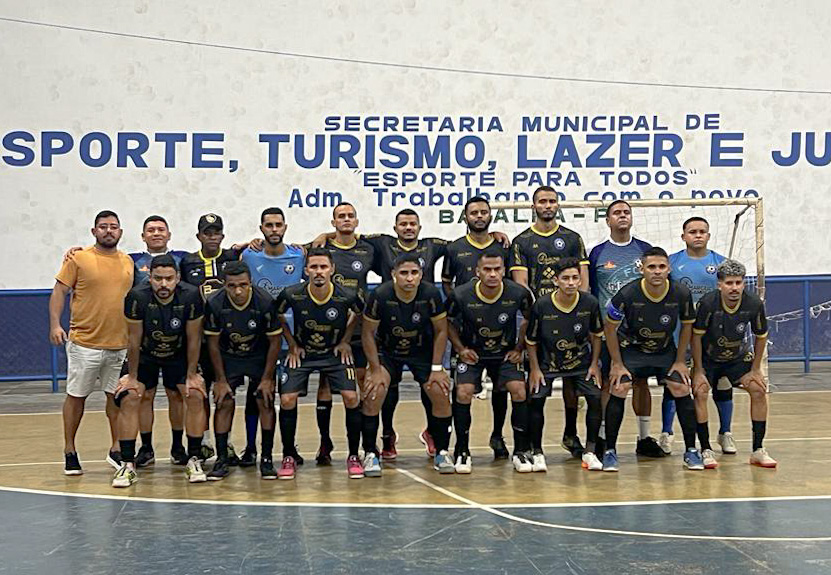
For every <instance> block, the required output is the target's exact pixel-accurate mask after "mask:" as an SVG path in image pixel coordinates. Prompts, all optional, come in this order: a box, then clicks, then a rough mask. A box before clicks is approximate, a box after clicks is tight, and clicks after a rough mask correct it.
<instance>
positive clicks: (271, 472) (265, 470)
mask: <svg viewBox="0 0 831 575" xmlns="http://www.w3.org/2000/svg"><path fill="white" fill-rule="evenodd" d="M260 477H262V478H263V479H266V480H269V479H277V470H276V469H274V462H273V461H272V460H271V458H270V457H263V458H262V459H261V460H260Z"/></svg>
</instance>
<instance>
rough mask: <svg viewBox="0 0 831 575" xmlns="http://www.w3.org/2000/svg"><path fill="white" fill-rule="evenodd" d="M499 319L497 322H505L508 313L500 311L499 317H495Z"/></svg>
mask: <svg viewBox="0 0 831 575" xmlns="http://www.w3.org/2000/svg"><path fill="white" fill-rule="evenodd" d="M496 319H497V320H499V323H507V322H508V314H507V313H500V314H499V317H498V318H496Z"/></svg>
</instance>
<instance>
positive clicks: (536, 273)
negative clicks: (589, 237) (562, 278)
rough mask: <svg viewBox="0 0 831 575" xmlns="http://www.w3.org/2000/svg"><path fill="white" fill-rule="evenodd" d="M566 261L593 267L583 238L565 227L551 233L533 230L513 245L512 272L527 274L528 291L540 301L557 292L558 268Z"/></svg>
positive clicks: (531, 228)
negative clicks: (543, 297) (540, 298)
mask: <svg viewBox="0 0 831 575" xmlns="http://www.w3.org/2000/svg"><path fill="white" fill-rule="evenodd" d="M562 258H577V259H578V260H580V265H583V264H585V265H588V264H589V258H588V256H587V255H586V246H585V245H584V244H583V238H581V237H580V234H578V233H577V232H575V231H572V230H570V229H568V228H567V227H564V226H561V225H557V227H555V228H554V229H553V230H551V231H550V232H541V231H539V230H537V229H536V228H535V227H534V226H531V227H530V228H528V229H527V230H525V231H524V232H522V233H521V234H519V235H518V236H517V237H515V238H514V241H513V243H512V244H511V262H510V264H509V271H513V270H525V271H527V272H528V287H529V288H531V291H532V292H533V293H534V295H535V296H536V297H538V298H539V297H542V296H544V295H546V294H550V293H552V292H553V291H554V289H555V288H556V284H555V283H554V276H555V274H554V265H555V264H556V263H557V262H558V261H560V260H561V259H562Z"/></svg>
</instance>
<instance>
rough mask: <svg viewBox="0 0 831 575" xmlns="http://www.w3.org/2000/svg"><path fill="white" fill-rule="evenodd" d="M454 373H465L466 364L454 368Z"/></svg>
mask: <svg viewBox="0 0 831 575" xmlns="http://www.w3.org/2000/svg"><path fill="white" fill-rule="evenodd" d="M456 371H458V372H459V373H464V372H466V371H467V364H466V363H460V364H459V365H458V366H456Z"/></svg>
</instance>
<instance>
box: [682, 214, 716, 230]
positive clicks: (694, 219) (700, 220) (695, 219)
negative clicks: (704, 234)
mask: <svg viewBox="0 0 831 575" xmlns="http://www.w3.org/2000/svg"><path fill="white" fill-rule="evenodd" d="M693 222H704V223H705V224H707V229H708V230H709V229H710V222H708V221H707V220H705V219H704V218H702V217H701V216H693V217H691V218H687V221H685V222H684V225H682V226H681V230H682V231H687V224H691V223H693Z"/></svg>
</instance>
